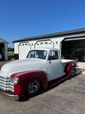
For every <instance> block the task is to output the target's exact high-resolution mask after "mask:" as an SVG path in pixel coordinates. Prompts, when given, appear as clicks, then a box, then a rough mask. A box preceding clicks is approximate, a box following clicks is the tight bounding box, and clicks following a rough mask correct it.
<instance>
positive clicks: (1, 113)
mask: <svg viewBox="0 0 85 114" xmlns="http://www.w3.org/2000/svg"><path fill="white" fill-rule="evenodd" d="M0 114H85V76H84V75H78V76H76V77H74V78H72V79H69V80H66V81H64V82H63V83H61V84H59V85H58V86H56V87H54V88H52V89H50V90H48V91H46V92H44V93H42V94H40V95H37V96H35V97H32V98H30V99H28V100H26V101H22V102H20V101H13V100H11V99H9V98H7V97H5V96H2V95H0Z"/></svg>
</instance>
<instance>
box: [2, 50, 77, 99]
mask: <svg viewBox="0 0 85 114" xmlns="http://www.w3.org/2000/svg"><path fill="white" fill-rule="evenodd" d="M22 51H23V50H22ZM75 72H76V62H75V61H74V60H67V59H61V57H60V51H59V50H58V49H55V48H45V49H32V50H30V51H29V53H28V55H27V58H26V59H25V60H15V61H11V62H9V63H7V64H5V65H3V66H2V68H1V71H0V91H1V93H5V94H7V95H8V96H10V97H14V98H16V99H17V100H18V99H19V98H20V97H21V96H24V95H25V94H28V95H34V94H36V93H37V92H39V91H40V89H41V88H42V89H43V90H46V89H47V88H48V83H49V82H50V81H52V80H55V79H61V78H62V79H63V77H64V78H69V77H71V76H73V75H75Z"/></svg>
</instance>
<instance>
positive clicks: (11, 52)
mask: <svg viewBox="0 0 85 114" xmlns="http://www.w3.org/2000/svg"><path fill="white" fill-rule="evenodd" d="M13 58H14V51H8V59H9V60H10V59H13Z"/></svg>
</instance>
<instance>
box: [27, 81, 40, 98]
mask: <svg viewBox="0 0 85 114" xmlns="http://www.w3.org/2000/svg"><path fill="white" fill-rule="evenodd" d="M27 91H28V94H29V95H30V96H32V95H35V94H36V93H38V92H39V91H40V82H39V81H38V80H34V81H32V82H30V83H29V84H28V87H27Z"/></svg>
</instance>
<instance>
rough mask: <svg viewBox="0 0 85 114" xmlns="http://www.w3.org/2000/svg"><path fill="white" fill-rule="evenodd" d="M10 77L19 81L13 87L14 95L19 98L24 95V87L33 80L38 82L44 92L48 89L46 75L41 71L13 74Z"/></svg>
mask: <svg viewBox="0 0 85 114" xmlns="http://www.w3.org/2000/svg"><path fill="white" fill-rule="evenodd" d="M11 77H12V78H18V79H19V82H18V83H17V84H15V85H14V93H15V94H16V95H19V96H21V95H23V94H24V92H25V89H26V87H27V86H28V84H29V83H30V82H32V81H33V80H39V81H40V83H41V84H42V87H43V89H44V90H46V89H47V87H48V79H47V74H46V73H45V72H43V71H31V72H27V71H26V72H20V73H14V74H12V75H11Z"/></svg>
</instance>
